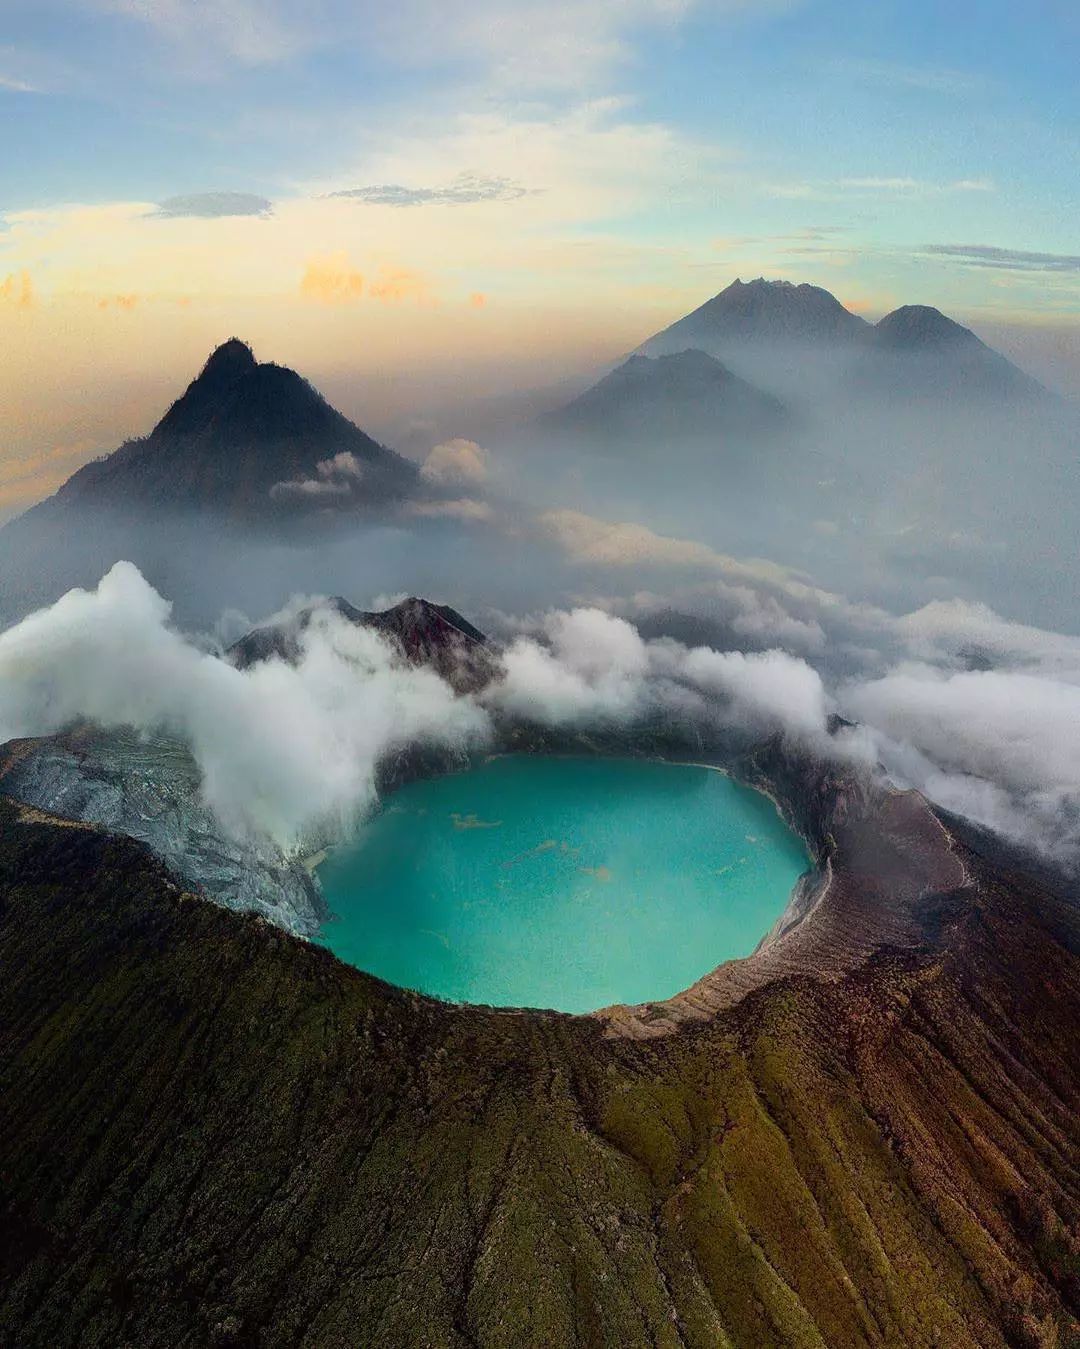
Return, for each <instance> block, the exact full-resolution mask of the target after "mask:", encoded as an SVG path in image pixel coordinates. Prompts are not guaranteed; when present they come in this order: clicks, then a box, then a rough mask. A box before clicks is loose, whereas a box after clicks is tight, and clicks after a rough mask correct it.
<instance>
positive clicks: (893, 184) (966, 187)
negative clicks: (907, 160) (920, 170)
mask: <svg viewBox="0 0 1080 1349" xmlns="http://www.w3.org/2000/svg"><path fill="white" fill-rule="evenodd" d="M765 190H766V192H767V193H768V195H769V196H772V197H779V198H781V199H788V200H793V201H797V200H803V199H805V200H809V201H813V200H817V201H837V200H840V199H842V198H844V197H850V196H868V197H880V196H885V197H894V196H903V197H936V196H943V195H947V194H950V193H955V192H961V193H966V192H993V191H995V190H996V189H995V185H994V183H993V181H992V180H991V179H989V178H954V179H951V180H950V181H948V182H933V181H931V180H929V179H925V178H912V177H908V176H906V175H900V174H893V175H890V174H879V175H867V176H865V177H857V178H855V177H853V178H831V179H829V178H826V179H821V180H820V181H816V182H805V183H800V182H794V183H772V184H770V185H769V186H768V187H767V188H766V189H765Z"/></svg>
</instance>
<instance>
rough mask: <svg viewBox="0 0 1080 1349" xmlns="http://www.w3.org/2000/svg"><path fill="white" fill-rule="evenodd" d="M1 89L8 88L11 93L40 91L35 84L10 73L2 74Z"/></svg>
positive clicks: (0, 78) (34, 92)
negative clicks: (16, 77) (14, 76)
mask: <svg viewBox="0 0 1080 1349" xmlns="http://www.w3.org/2000/svg"><path fill="white" fill-rule="evenodd" d="M0 90H6V91H7V92H8V93H9V94H36V93H38V89H37V88H36V86H35V85H32V84H27V83H26V81H25V80H17V79H14V78H13V77H12V76H10V75H0Z"/></svg>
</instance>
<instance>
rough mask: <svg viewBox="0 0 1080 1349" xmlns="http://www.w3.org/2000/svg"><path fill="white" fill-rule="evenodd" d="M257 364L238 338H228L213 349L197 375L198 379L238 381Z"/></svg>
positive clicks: (253, 356) (247, 347) (251, 353)
mask: <svg viewBox="0 0 1080 1349" xmlns="http://www.w3.org/2000/svg"><path fill="white" fill-rule="evenodd" d="M256 364H257V362H256V360H255V353H254V352H253V351H252V350H251V348H250V347H249V346H248V344H247V343H246V342H242V341H241V340H240V338H239V337H230V338H229V340H228V341H227V342H222V344H221V346H219V347H215V348H214V350H213V351H212V352H211V353H210V355H209V356H208V357H207V359H206V364H205V365H204V366H203V368H202V371H201V372H200V374H199V378H200V379H213V380H218V379H221V378H228V379H239V378H240V377H241V376H242V375H246V374H247V372H248V371H249V370H253V369H254V368H255V366H256Z"/></svg>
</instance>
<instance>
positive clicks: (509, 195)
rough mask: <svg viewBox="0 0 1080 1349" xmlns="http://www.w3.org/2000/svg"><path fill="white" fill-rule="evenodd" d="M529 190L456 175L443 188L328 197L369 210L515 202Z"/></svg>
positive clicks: (385, 188) (357, 190)
mask: <svg viewBox="0 0 1080 1349" xmlns="http://www.w3.org/2000/svg"><path fill="white" fill-rule="evenodd" d="M529 191H530V189H529V188H527V187H523V186H522V185H521V184H520V183H515V182H514V181H513V180H512V179H510V178H498V177H485V176H484V175H483V174H475V173H459V174H458V176H457V177H456V178H454V179H453V180H452V181H451V182H449V183H447V184H445V185H444V186H443V187H403V186H402V185H401V184H400V183H382V184H376V185H373V186H371V187H351V188H345V189H343V190H342V191H340V192H331V193H330V194H329V195H330V196H331V197H347V198H348V199H349V200H351V201H357V202H362V203H364V204H366V205H368V206H473V205H477V204H478V203H480V202H488V201H518V200H519V199H520V198H521V197H525V196H528V195H529Z"/></svg>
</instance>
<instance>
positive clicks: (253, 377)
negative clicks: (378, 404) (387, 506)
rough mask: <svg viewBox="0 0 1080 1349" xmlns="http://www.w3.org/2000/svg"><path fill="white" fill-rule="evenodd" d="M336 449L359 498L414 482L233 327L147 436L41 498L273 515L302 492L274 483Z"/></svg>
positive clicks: (316, 465)
mask: <svg viewBox="0 0 1080 1349" xmlns="http://www.w3.org/2000/svg"><path fill="white" fill-rule="evenodd" d="M338 455H348V456H351V458H350V459H349V460H347V461H345V462H347V463H348V464H349V466H350V470H351V472H350V476H351V477H352V478H353V480H354V482H355V485H356V491H355V493H351V495H352V496H353V497H354V499H355V500H356V501H357V502H358V503H359V504H360V505H374V504H377V503H381V502H385V501H387V500H390V499H393V498H397V497H401V496H403V495H406V494H407V493H408V492H409V491H410V490H411V488H412V487H413V485H414V483H415V480H416V470H415V468H414V466H413V465H412V464H411V463H410V462H409V461H408V460H405V459H402V458H401V457H400V456H399V455H397V454H395V453H394V452H393V451H392V450H389V449H386V448H385V447H384V446H382V445H380V444H379V443H378V442H377V441H375V440H373V439H372V438H371V437H370V436H368V435H366V434H365V433H364V432H363V431H361V430H360V428H359V427H358V426H355V425H354V424H353V423H352V422H350V421H349V420H348V419H347V418H346V417H344V416H342V414H341V413H340V412H338V411H337V410H336V409H335V408H333V407H331V406H330V404H329V403H327V402H326V400H325V399H324V398H323V397H322V396H321V395H320V394H319V393H317V392H316V390H315V389H314V388H313V387H312V386H311V385H310V384H309V383H308V382H307V380H305V379H303V378H302V377H301V376H300V375H298V374H297V373H296V372H295V371H294V370H290V369H288V368H287V367H285V366H280V365H274V364H271V363H260V362H258V361H256V359H255V357H254V355H253V353H252V350H251V348H250V347H249V346H248V345H247V344H246V343H244V342H241V341H240V340H239V339H238V338H235V337H234V338H230V339H229V341H227V342H225V343H223V344H222V345H221V346H219V347H218V348H217V349H216V350H215V351H213V352H212V353H211V355H210V357H209V359H208V360H207V362H206V364H205V365H204V366H203V368H202V370H201V372H200V373H199V375H198V376H197V377H196V378H195V379H194V380H193V381H192V382H191V384H189V385H188V387H187V389H186V391H185V392H184V393H183V394H182V395H181V397H180V398H178V399H177V400H176V402H175V403H173V405H172V406H171V407H170V408H169V410H168V411H167V412H166V413H165V415H164V416H163V417H162V419H161V420H160V421H159V422H158V424H157V425H156V426H155V427H154V429H153V430H152V431H151V432H150V434H149V435H148V436H147V437H145V438H144V439H141V440H132V441H128V442H127V443H126V444H124V445H122V446H121V447H120V448H119V449H118V450H116V451H115V452H114V453H112V454H110V455H108V456H107V457H105V458H104V459H98V460H95V461H94V462H92V463H89V464H86V465H85V466H84V467H83V468H81V469H79V471H78V472H77V473H75V474H73V475H72V477H71V478H69V479H68V480H67V482H66V483H64V485H63V486H62V487H61V488H60V490H59V491H58V492H57V493H56V495H55V497H54V498H52V499H51V500H50V502H49V503H47V504H48V506H49V507H50V509H54V508H56V507H63V506H68V505H72V504H74V505H90V506H97V505H103V506H107V507H108V508H109V509H111V510H116V509H117V508H119V507H121V506H123V505H125V504H127V505H132V506H136V507H138V508H140V509H146V508H150V509H170V508H171V509H180V510H182V509H196V510H206V509H213V510H216V511H218V512H220V513H222V514H224V515H226V516H229V517H232V518H261V517H265V516H275V515H276V516H281V515H283V514H287V513H288V512H289V510H290V508H292V509H295V501H296V500H297V499H299V500H300V501H301V502H302V501H303V497H304V494H303V493H295V494H291V497H292V499H291V500H285V499H283V498H282V496H281V495H280V494H275V490H274V489H275V488H276V487H278V486H279V485H280V484H294V485H295V484H300V483H303V482H306V481H310V482H313V483H315V484H317V483H318V482H319V480H320V464H325V463H327V462H328V461H330V460H333V459H334V458H335V456H338ZM323 479H324V481H325V471H324V472H323ZM317 495H319V493H318V492H314V493H311V494H309V495H308V503H309V504H310V502H311V499H312V497H313V496H317ZM323 495H331V493H330V492H329V491H327V492H325V493H323Z"/></svg>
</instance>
